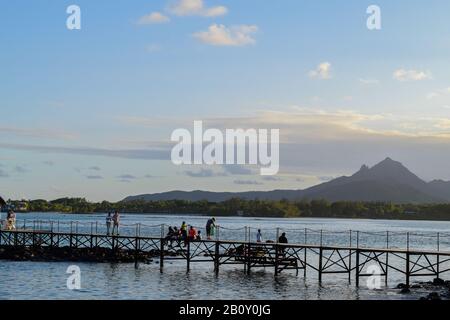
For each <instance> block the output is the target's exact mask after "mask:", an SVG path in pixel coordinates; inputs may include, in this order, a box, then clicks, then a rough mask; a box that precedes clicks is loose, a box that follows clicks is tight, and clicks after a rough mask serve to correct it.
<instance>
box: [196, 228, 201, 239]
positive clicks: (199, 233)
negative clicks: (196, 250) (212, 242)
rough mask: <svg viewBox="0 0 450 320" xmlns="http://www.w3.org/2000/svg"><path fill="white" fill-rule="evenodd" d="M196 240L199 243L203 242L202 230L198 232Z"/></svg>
mask: <svg viewBox="0 0 450 320" xmlns="http://www.w3.org/2000/svg"><path fill="white" fill-rule="evenodd" d="M196 240H197V241H202V232H201V231H200V230H198V232H197V238H196Z"/></svg>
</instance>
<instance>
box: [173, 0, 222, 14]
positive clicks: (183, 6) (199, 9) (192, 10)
mask: <svg viewBox="0 0 450 320" xmlns="http://www.w3.org/2000/svg"><path fill="white" fill-rule="evenodd" d="M169 12H170V13H172V14H174V15H177V16H203V17H218V16H223V15H225V14H227V13H228V9H227V8H226V7H224V6H215V7H207V6H205V3H204V2H203V0H178V1H177V2H175V3H174V4H173V5H171V6H169Z"/></svg>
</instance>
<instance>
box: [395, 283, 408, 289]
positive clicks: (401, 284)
mask: <svg viewBox="0 0 450 320" xmlns="http://www.w3.org/2000/svg"><path fill="white" fill-rule="evenodd" d="M407 287H408V286H407V285H406V284H404V283H399V284H398V285H397V289H405V288H407Z"/></svg>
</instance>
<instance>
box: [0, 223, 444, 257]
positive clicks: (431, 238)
mask: <svg viewBox="0 0 450 320" xmlns="http://www.w3.org/2000/svg"><path fill="white" fill-rule="evenodd" d="M1 226H2V229H6V223H5V221H1ZM190 226H191V225H188V228H189V227H190ZM193 227H194V228H195V229H197V230H200V231H201V235H202V238H203V239H205V238H206V232H205V230H204V227H202V226H195V225H193ZM119 228H120V229H119V233H120V235H123V236H133V237H155V238H164V237H165V236H166V235H167V232H168V229H169V225H167V224H156V225H151V224H145V223H126V222H124V223H121V224H120V227H119ZM15 229H16V230H28V231H50V232H55V233H59V232H60V233H69V234H107V227H106V224H105V223H104V222H100V221H67V220H29V219H18V220H16V222H15ZM258 229H261V233H262V235H263V241H264V242H266V241H269V242H275V243H276V242H277V239H279V237H280V236H281V234H282V233H286V235H287V238H288V239H289V243H292V244H304V245H316V246H343V247H353V248H380V249H402V250H408V249H411V250H413V249H426V250H434V251H438V252H439V251H450V232H424V231H423V232H418V231H407V230H405V231H380V232H378V231H374V232H370V231H358V230H343V231H336V230H325V229H320V230H318V229H311V228H281V227H279V228H258V227H249V226H243V227H238V228H232V227H225V226H216V228H215V229H214V235H213V237H212V239H213V240H230V241H243V242H255V241H256V237H257V232H258ZM110 232H112V226H111V229H110Z"/></svg>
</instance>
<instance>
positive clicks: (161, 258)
mask: <svg viewBox="0 0 450 320" xmlns="http://www.w3.org/2000/svg"><path fill="white" fill-rule="evenodd" d="M163 270H164V239H163V238H161V240H160V243H159V272H161V273H162V272H163Z"/></svg>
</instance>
